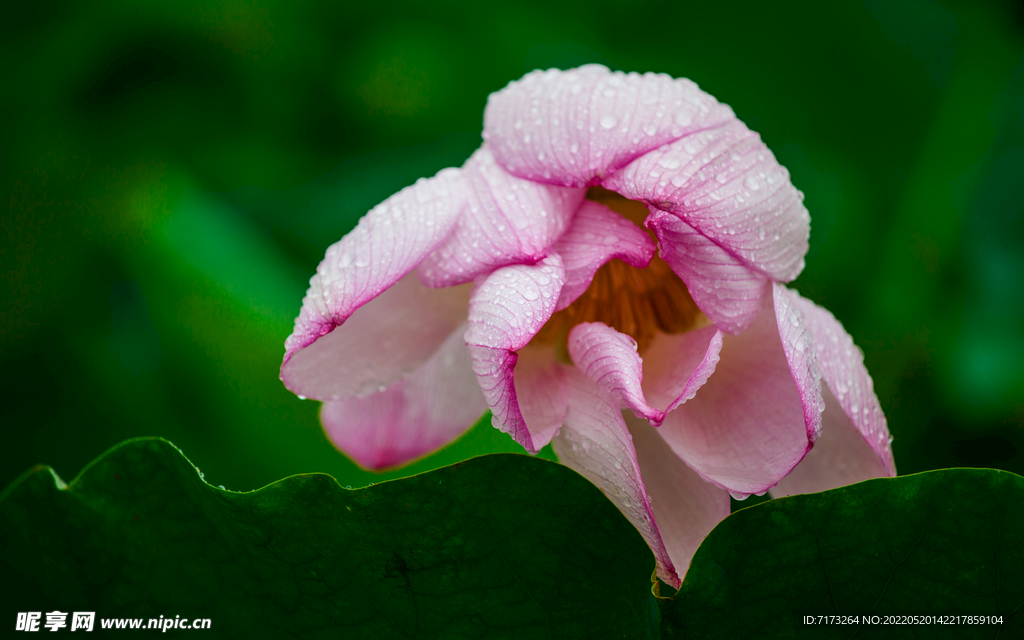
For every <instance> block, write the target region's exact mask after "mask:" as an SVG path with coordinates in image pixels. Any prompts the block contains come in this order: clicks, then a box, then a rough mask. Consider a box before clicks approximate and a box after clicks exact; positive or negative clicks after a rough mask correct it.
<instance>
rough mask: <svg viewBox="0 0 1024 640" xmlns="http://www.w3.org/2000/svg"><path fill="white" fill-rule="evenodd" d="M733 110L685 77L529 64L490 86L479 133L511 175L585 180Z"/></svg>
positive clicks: (571, 182) (574, 183)
mask: <svg viewBox="0 0 1024 640" xmlns="http://www.w3.org/2000/svg"><path fill="white" fill-rule="evenodd" d="M735 117H736V116H735V114H733V111H732V109H730V108H729V107H728V106H726V105H723V104H720V103H719V102H718V101H717V100H715V99H714V98H713V97H711V96H710V95H708V94H706V93H704V92H703V91H701V90H700V89H699V88H698V87H697V85H696V84H695V83H694V82H692V81H690V80H687V79H685V78H679V79H674V78H671V77H669V76H667V75H665V74H654V73H646V74H644V75H640V74H638V73H630V74H626V73H622V72H621V71H616V72H612V71H609V70H608V69H607V68H606V67H603V66H601V65H586V66H584V67H580V68H578V69H572V70H569V71H560V70H558V69H550V70H548V71H534V72H532V73H528V74H527V75H526V76H524V77H523V78H522V79H521V80H517V81H514V82H511V83H509V85H508V86H507V87H505V88H504V89H502V90H501V91H498V92H496V93H492V94H491V95H490V97H489V98H488V99H487V109H486V110H485V111H484V140H486V141H487V143H488V144H489V145H490V146H491V148H492V149H493V151H494V156H495V158H496V159H497V160H498V162H499V163H500V164H501V165H502V166H503V167H505V169H507V170H508V171H509V172H510V173H512V174H514V175H517V176H519V177H521V178H525V179H527V180H534V181H537V182H544V183H548V184H557V185H562V186H567V187H585V186H593V185H596V184H600V182H601V180H602V179H603V178H604V177H605V176H607V175H609V174H611V173H613V172H614V171H616V170H617V169H619V168H620V167H623V166H625V165H626V164H627V163H629V162H630V161H632V160H633V159H634V158H636V157H638V156H640V155H643V154H644V153H646V152H648V151H650V150H651V149H656V148H658V147H660V146H662V145H664V144H667V143H669V142H671V141H673V140H676V139H678V138H681V137H683V136H685V135H687V134H690V133H693V132H694V131H699V130H701V129H706V128H708V127H713V126H716V125H718V124H721V123H722V122H725V121H729V120H733V119H735Z"/></svg>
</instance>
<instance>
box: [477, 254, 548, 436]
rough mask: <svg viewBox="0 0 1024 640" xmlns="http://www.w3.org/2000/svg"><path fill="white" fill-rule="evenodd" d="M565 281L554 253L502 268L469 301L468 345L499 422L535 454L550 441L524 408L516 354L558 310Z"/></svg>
mask: <svg viewBox="0 0 1024 640" xmlns="http://www.w3.org/2000/svg"><path fill="white" fill-rule="evenodd" d="M564 281H565V268H564V267H563V265H562V259H561V257H559V256H558V254H556V253H552V254H550V255H549V256H548V257H547V258H545V259H544V260H542V261H540V262H538V263H537V264H535V265H515V266H511V267H502V268H501V269H497V270H496V271H494V272H493V273H491V274H490V275H489V276H487V277H486V278H484V279H483V280H482V281H481V282H480V284H479V285H477V287H476V289H475V290H474V291H473V295H472V297H471V298H470V301H469V329H468V330H467V331H466V344H467V345H469V353H470V356H471V358H472V359H473V371H474V372H475V373H476V375H477V380H478V381H479V383H480V388H481V390H482V391H483V392H484V397H485V398H486V399H487V405H488V406H489V407H490V409H491V413H492V414H493V423H494V426H495V427H497V428H498V429H500V430H502V431H504V432H506V433H509V434H510V435H511V436H512V437H513V438H514V439H515V440H516V442H518V443H519V444H521V445H523V447H525V448H526V450H527V451H530V452H532V453H536V452H537V451H539V450H540V448H541V447H543V446H544V444H546V443H547V441H546V440H544V439H543V437H542V436H543V435H544V434H542V433H541V432H540V431H538V432H536V433H534V432H533V430H532V429H531V428H530V426H529V425H528V423H527V422H526V420H525V418H524V417H523V414H522V412H521V410H520V407H519V402H518V400H517V397H516V387H515V380H514V370H515V366H516V361H517V359H518V356H517V355H516V354H515V353H514V352H515V351H517V350H519V349H521V348H523V347H525V346H526V344H527V343H528V342H529V341H530V339H531V338H533V336H535V335H536V334H537V332H538V331H539V330H540V328H541V327H542V326H544V323H545V322H547V321H548V319H549V318H550V317H551V314H552V313H554V310H555V303H556V302H557V300H558V295H559V292H560V291H561V288H562V283H563V282H564Z"/></svg>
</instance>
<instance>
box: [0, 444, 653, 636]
mask: <svg viewBox="0 0 1024 640" xmlns="http://www.w3.org/2000/svg"><path fill="white" fill-rule="evenodd" d="M653 566H654V562H653V558H652V557H651V553H650V551H649V550H648V548H647V546H646V545H645V544H644V542H643V540H642V539H641V537H640V536H639V534H637V532H636V531H635V530H634V529H633V527H632V526H630V524H629V523H628V522H627V521H626V520H625V519H624V518H623V517H622V516H621V515H620V514H619V513H618V512H617V511H616V509H615V507H614V506H612V505H611V503H610V502H608V501H607V500H606V499H605V498H604V496H602V495H601V493H600V492H599V491H598V490H597V489H596V488H594V487H593V485H591V484H590V483H589V482H587V481H586V480H584V479H583V478H581V477H580V476H578V475H577V474H576V473H574V472H572V471H570V470H569V469H567V468H565V467H563V466H561V465H558V464H554V463H551V462H548V461H545V460H539V459H535V458H529V457H527V456H521V455H509V454H500V455H492V456H485V457H481V458H475V459H472V460H469V461H467V462H464V463H460V464H458V465H454V466H452V467H446V468H444V469H439V470H436V471H432V472H429V473H426V474H423V475H419V476H413V477H410V478H405V479H402V480H397V481H393V482H386V483H382V484H379V485H376V486H372V487H367V488H365V489H358V490H345V489H342V488H341V487H340V486H338V484H337V483H336V482H335V481H334V479H333V478H331V477H330V476H327V475H302V476H293V477H290V478H287V479H285V480H282V481H280V482H277V483H275V484H272V485H270V486H268V487H265V488H263V489H261V490H259V491H254V492H251V493H233V492H229V491H224V490H220V489H217V488H214V487H212V486H210V485H208V484H206V483H205V482H204V481H202V480H201V479H200V475H199V474H198V473H197V470H196V469H195V467H193V466H192V465H191V464H190V463H189V462H188V460H186V459H185V457H184V456H183V455H182V454H181V453H180V452H179V451H178V450H177V449H176V448H175V447H174V446H173V445H171V444H170V443H168V442H166V441H164V440H160V439H139V440H132V441H128V442H126V443H124V444H122V445H120V446H118V447H116V448H114V449H112V450H111V451H109V452H108V453H106V454H105V455H104V456H102V457H100V458H99V459H97V460H96V461H95V462H93V463H92V464H91V465H90V466H89V467H87V468H86V469H85V470H84V471H83V472H82V473H81V474H80V476H79V477H78V478H76V479H75V480H74V481H73V482H71V483H70V484H69V485H68V486H67V487H64V485H63V483H62V482H61V481H60V480H59V479H58V478H57V477H56V474H55V473H54V472H53V471H52V470H51V469H50V468H48V467H37V468H35V469H33V470H31V471H30V472H28V473H27V474H25V475H24V476H23V477H22V478H20V479H19V481H17V482H16V483H14V484H13V485H12V486H11V487H9V488H8V489H7V490H6V491H5V492H4V493H3V494H2V496H0V572H2V574H0V581H2V584H4V585H5V587H12V586H15V585H17V587H16V589H5V590H6V591H8V598H7V599H6V602H5V607H4V608H5V609H7V612H8V615H5V622H4V624H7V623H13V621H14V617H15V616H14V612H17V611H42V612H48V611H53V610H60V611H96V614H97V619H100V618H107V617H109V618H112V617H138V618H147V619H148V618H155V617H158V616H160V615H163V616H165V617H171V618H173V617H175V616H177V615H180V616H182V617H187V618H210V619H211V622H212V628H211V631H208V632H207V631H204V632H202V635H203V637H275V638H288V637H302V638H309V637H325V638H327V637H330V638H346V639H348V638H373V639H381V638H438V639H445V640H447V639H450V638H488V639H490V638H558V639H562V638H649V637H656V636H657V630H658V618H659V613H658V608H657V605H656V604H655V600H654V597H653V596H652V595H651V593H650V574H651V570H652V568H653ZM12 596H13V597H12ZM8 607H9V608H8ZM43 621H44V622H45V615H44V617H43ZM96 626H97V627H98V626H99V622H98V621H97V625H96ZM7 628H8V629H10V628H13V627H7ZM64 631H67V629H65V630H64Z"/></svg>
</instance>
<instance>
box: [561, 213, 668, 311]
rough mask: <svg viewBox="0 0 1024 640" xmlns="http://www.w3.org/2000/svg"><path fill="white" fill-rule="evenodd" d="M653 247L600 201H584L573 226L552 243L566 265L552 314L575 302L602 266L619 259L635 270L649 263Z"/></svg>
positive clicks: (638, 229) (628, 222)
mask: <svg viewBox="0 0 1024 640" xmlns="http://www.w3.org/2000/svg"><path fill="white" fill-rule="evenodd" d="M655 249H656V247H655V244H654V241H653V240H651V237H650V236H649V235H648V234H647V232H646V231H644V230H643V229H641V228H640V227H638V226H636V225H635V224H633V223H632V222H630V221H629V220H627V219H625V218H624V217H622V216H621V215H619V214H617V213H615V212H614V211H612V210H611V209H609V208H608V207H606V206H604V205H603V204H601V203H599V202H593V201H591V200H584V201H583V204H582V205H581V206H580V208H579V210H578V211H577V212H576V215H575V216H574V217H573V219H572V224H571V225H570V227H569V229H568V230H567V231H566V232H565V234H564V235H563V236H562V237H561V238H559V239H558V242H556V243H555V246H554V250H555V252H556V253H558V255H560V256H562V261H563V263H564V264H565V285H564V286H563V287H562V293H561V295H560V296H559V298H558V304H557V305H556V306H555V311H560V310H562V309H564V308H566V307H568V306H569V305H570V304H572V303H573V302H575V301H576V299H577V298H579V297H580V296H581V295H583V292H584V291H586V290H587V287H589V286H590V283H591V282H592V281H593V280H594V274H595V273H597V270H598V269H600V268H601V267H602V266H603V265H604V264H605V263H607V262H608V261H609V260H612V259H613V258H618V259H619V260H622V261H623V262H625V263H627V264H630V265H632V266H634V267H639V268H643V267H646V266H647V265H648V264H650V263H651V258H653V257H654V251H655Z"/></svg>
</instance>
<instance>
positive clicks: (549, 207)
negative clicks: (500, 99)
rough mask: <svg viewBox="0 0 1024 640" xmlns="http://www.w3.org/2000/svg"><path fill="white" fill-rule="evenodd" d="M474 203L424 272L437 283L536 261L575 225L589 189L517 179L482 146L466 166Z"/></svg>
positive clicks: (426, 279)
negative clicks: (574, 222)
mask: <svg viewBox="0 0 1024 640" xmlns="http://www.w3.org/2000/svg"><path fill="white" fill-rule="evenodd" d="M462 174H463V176H464V179H465V181H466V183H467V184H468V185H469V189H470V191H469V205H468V207H467V209H466V211H465V213H464V214H463V215H462V216H461V217H460V218H459V222H458V224H456V225H455V229H454V231H453V232H452V234H451V235H450V236H449V237H448V238H447V239H446V240H445V241H444V242H443V243H442V244H441V245H440V246H439V247H438V248H437V249H436V250H435V251H433V252H432V253H431V254H430V255H429V256H427V258H426V259H425V260H423V262H422V264H420V267H419V271H418V273H419V274H420V277H421V278H422V279H423V282H424V283H426V284H427V285H428V286H431V287H448V286H451V285H455V284H461V283H464V282H470V281H471V280H473V279H474V278H476V277H477V276H479V275H481V274H484V273H489V272H491V271H493V270H494V269H495V268H498V267H503V266H506V265H511V264H534V263H536V262H537V261H538V260H540V259H541V258H543V257H544V256H546V255H547V254H548V251H549V249H550V248H551V245H552V244H553V243H554V242H555V240H557V239H558V238H559V237H560V236H561V235H562V234H563V233H564V232H565V230H566V228H567V227H568V226H569V222H570V220H572V217H573V214H574V213H575V212H576V210H577V209H578V208H579V204H580V201H582V200H583V197H584V195H585V191H584V190H583V189H567V188H565V187H555V186H551V185H545V184H539V183H537V182H530V181H529V180H522V179H520V178H517V177H515V176H513V175H511V174H509V173H507V172H506V171H505V170H504V169H502V168H501V167H500V166H498V164H497V163H496V162H495V161H494V156H492V155H491V152H490V150H489V149H488V148H487V146H486V145H485V146H483V147H481V148H480V149H479V150H477V151H476V153H474V154H473V155H472V157H470V159H469V160H468V161H467V162H466V164H465V165H464V166H463V168H462Z"/></svg>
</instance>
